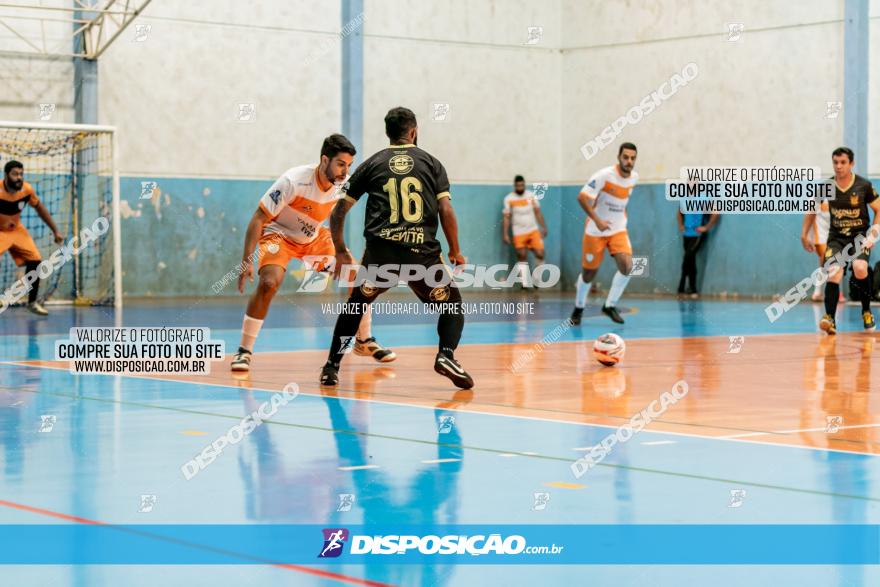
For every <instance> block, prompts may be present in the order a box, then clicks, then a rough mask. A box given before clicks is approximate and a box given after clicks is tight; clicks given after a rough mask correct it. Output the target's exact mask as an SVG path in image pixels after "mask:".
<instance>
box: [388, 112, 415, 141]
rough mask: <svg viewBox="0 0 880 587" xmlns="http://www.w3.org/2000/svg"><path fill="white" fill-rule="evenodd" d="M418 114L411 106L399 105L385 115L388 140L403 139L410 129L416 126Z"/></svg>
mask: <svg viewBox="0 0 880 587" xmlns="http://www.w3.org/2000/svg"><path fill="white" fill-rule="evenodd" d="M416 126H417V125H416V115H415V114H414V113H413V111H412V110H410V109H409V108H404V107H403V106H398V107H396V108H392V109H391V110H389V111H388V114H386V115H385V135H386V136H387V137H388V140H391V141H398V140H401V139H402V138H403V137H404V135H406V133H408V132H409V131H410V129H412V128H415V127H416Z"/></svg>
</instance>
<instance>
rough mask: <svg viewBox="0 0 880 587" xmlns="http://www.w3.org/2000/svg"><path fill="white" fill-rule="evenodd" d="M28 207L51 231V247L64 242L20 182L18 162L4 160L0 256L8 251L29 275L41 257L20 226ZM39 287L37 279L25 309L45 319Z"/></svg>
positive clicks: (25, 184)
mask: <svg viewBox="0 0 880 587" xmlns="http://www.w3.org/2000/svg"><path fill="white" fill-rule="evenodd" d="M28 204H30V205H31V206H32V207H33V208H34V210H36V212H37V214H38V215H39V217H40V219H41V220H42V221H43V222H45V223H46V226H48V227H49V230H51V231H52V237H53V240H54V241H55V244H61V243H62V242H64V236H63V235H62V234H61V233H60V232H58V227H57V226H55V221H54V220H52V215H51V214H49V211H48V210H47V209H46V207H45V206H43V203H42V202H41V201H40V198H38V197H37V192H35V191H34V188H33V186H32V185H31V184H29V183H28V182H26V181H25V180H24V165H22V164H21V163H20V162H18V161H8V162H7V163H6V165H5V166H4V167H3V186H2V188H0V255H3V253H5V252H6V251H9V254H10V255H11V256H12V260H13V261H15V264H16V265H18V266H19V267H21V266H22V265H24V267H25V270H26V271H27V272H31V271H36V270H37V267H39V266H40V262H41V261H42V257H41V256H40V250H39V249H38V248H37V245H36V243H34V239H33V238H31V235H30V233H29V232H28V230H27V228H25V227H24V225H23V224H22V223H21V212H22V210H24V207H25V206H27V205H28ZM39 288H40V280H39V279H37V280H36V281H34V282H33V285H32V286H31V289H30V292H29V293H28V304H27V308H28V310H30V311H31V312H33V313H34V314H36V315H38V316H46V315H48V314H49V312H48V311H47V310H46V308H45V307H43V304H41V303H40V302H38V301H37V292H38V291H39Z"/></svg>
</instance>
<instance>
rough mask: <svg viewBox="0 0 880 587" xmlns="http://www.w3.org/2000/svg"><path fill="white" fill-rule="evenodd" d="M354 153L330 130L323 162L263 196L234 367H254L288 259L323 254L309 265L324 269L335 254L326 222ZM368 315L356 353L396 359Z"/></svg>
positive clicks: (250, 232)
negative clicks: (259, 340)
mask: <svg viewBox="0 0 880 587" xmlns="http://www.w3.org/2000/svg"><path fill="white" fill-rule="evenodd" d="M355 154H356V151H355V148H354V145H352V144H351V142H350V141H349V140H348V139H347V138H345V137H344V136H342V135H340V134H334V135H330V136H329V137H327V138H326V139H324V143H323V145H321V161H320V163H318V164H317V165H314V164H312V165H301V166H299V167H293V168H291V169H288V170H287V171H285V172H284V175H282V176H281V177H279V178H278V179H277V180H276V181H275V183H274V184H272V187H270V188H269V190H268V191H267V192H266V193H265V194H264V195H263V197H262V198H261V199H260V205H259V206H258V207H257V210H256V212H254V215H253V217H251V220H250V223H249V224H248V227H247V233H246V234H245V237H244V256H243V258H242V264H243V267H244V271H242V273H241V275H240V276H239V278H238V291H239V292H241V293H244V284H245V281H246V280H247V279H250V280H251V281H253V280H254V270H253V262H252V258H251V255H252V253H253V252H254V250H255V249H256V248H257V247H259V259H260V265H259V275H260V281H259V284H258V285H257V289H255V290H254V293H253V294H251V297H250V299H249V300H248V305H247V311H246V312H245V315H244V321H243V323H242V327H241V344H240V345H239V348H238V352H237V353H235V356H234V357H233V359H232V363H231V365H230V368H231V369H232V370H233V371H249V370H250V364H251V357H252V353H253V348H254V342H255V341H256V340H257V335H259V333H260V329H261V328H262V326H263V320H264V319H265V318H266V314H267V313H268V312H269V304H270V303H271V302H272V298H273V297H275V293H276V292H277V291H278V288H279V287H281V283H282V282H283V281H284V272H285V271H287V264H288V263H290V260H291V259H304V257H319V258H321V257H323V258H324V259H326V261H321V260H318V261H316V262H315V263H313V266H312V267H310V268H311V269H315V270H316V271H321V270H324V269H325V268H326V267H327V266H328V265H329V263H330V261H331V260H332V259H333V257H334V256H335V255H336V250H335V249H334V248H333V241H332V239H331V238H330V231H329V230H328V229H327V227H326V226H323V225H322V223H323V222H324V221H325V220H326V219H327V217H328V216H329V215H330V211H331V210H332V209H333V206H334V205H335V204H336V201H337V200H338V198H339V196H338V189H337V186H338V185H341V184H342V183H343V182H344V181H345V179H346V178H347V177H348V168H349V167H350V166H351V162H352V160H353V158H354V155H355ZM304 262H305V259H304ZM370 316H371V315H370V313H366V314H365V315H364V319H363V321H361V322H360V323H359V324H360V329H359V330H358V337H357V339H356V344H355V349H354V350H355V353H357V354H359V355H370V356H372V357H373V358H374V359H376V360H377V361H380V362H383V363H387V362H388V361H393V360H394V359H395V358H397V357H396V355H395V354H394V352H392V351H391V350H389V349H386V348H383V347H382V345H380V344H379V343H378V342H376V339H375V338H373V336H372V335H371V334H370Z"/></svg>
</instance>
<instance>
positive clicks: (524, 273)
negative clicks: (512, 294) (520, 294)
mask: <svg viewBox="0 0 880 587" xmlns="http://www.w3.org/2000/svg"><path fill="white" fill-rule="evenodd" d="M516 270H517V272H518V274H519V278H520V280H521V281H520V283H522V284H523V286H524V287H532V270H531V269H529V262H528V261H519V262H517V264H516Z"/></svg>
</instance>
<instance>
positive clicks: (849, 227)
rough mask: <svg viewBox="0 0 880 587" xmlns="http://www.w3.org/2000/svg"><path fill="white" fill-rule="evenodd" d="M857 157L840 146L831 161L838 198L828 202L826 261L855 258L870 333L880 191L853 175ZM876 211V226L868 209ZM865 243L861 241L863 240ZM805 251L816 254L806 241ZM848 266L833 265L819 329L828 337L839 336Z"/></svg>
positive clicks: (850, 150)
mask: <svg viewBox="0 0 880 587" xmlns="http://www.w3.org/2000/svg"><path fill="white" fill-rule="evenodd" d="M854 160H855V157H854V155H853V152H852V149H849V148H847V147H838V148H837V149H835V150H834V152H833V153H832V154H831V162H832V163H833V165H834V186H835V190H834V199H833V200H830V201H829V202H828V208H829V212H830V214H831V226H830V228H829V230H828V245H827V247H826V248H825V260H826V262H827V261H828V260H830V259H833V258H834V257H835V256H836V255H838V254H842V255H847V254H849V255H850V256H855V258H854V259H853V260H852V270H853V273H854V274H855V278H856V289H857V290H858V291H857V295H858V298H859V300H860V301H861V303H862V323H863V324H864V327H865V330H866V331H868V332H870V331H873V330H874V329H875V323H874V315H873V314H871V284H870V283H869V280H868V260H869V259H870V256H871V248H872V247H873V246H874V242H875V241H876V240H877V236H878V235H880V224H878V216H877V215H878V213H880V198H878V197H877V191H876V190H875V189H874V186H872V185H871V182H869V181H868V180H867V179H865V178H864V177H861V176H860V175H856V174H855V173H853V170H852V167H853V161H854ZM869 205H870V207H871V208H872V209H873V210H874V224H873V225H872V224H871V219H870V216H869V213H868V206H869ZM809 216H811V215H808V217H807V218H805V219H804V226H807V224H808V223H809V221H810V219H809ZM859 235H861V236H862V237H863V238H866V239H867V240H865V241H864V244H863V245H862V247H861V249H860V250H859V249H856V242H855V239H856V237H858V236H859ZM860 240H861V239H860ZM803 245H804V248H805V249H807V251H810V252H812V251H813V250H814V247H813V246H812V243H810V241H809V240H808V239H807V240H803ZM843 273H844V267H841V266H840V265H837V264H836V263H835V264H833V265H831V267H830V269H829V271H828V280H827V281H826V282H825V315H824V316H822V319H821V320H820V321H819V328H821V329H822V330H824V331H825V332H827V333H828V334H836V333H837V324H836V322H835V319H834V316H835V314H836V313H837V301H838V295H839V294H840V282H841V280H842V279H843Z"/></svg>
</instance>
